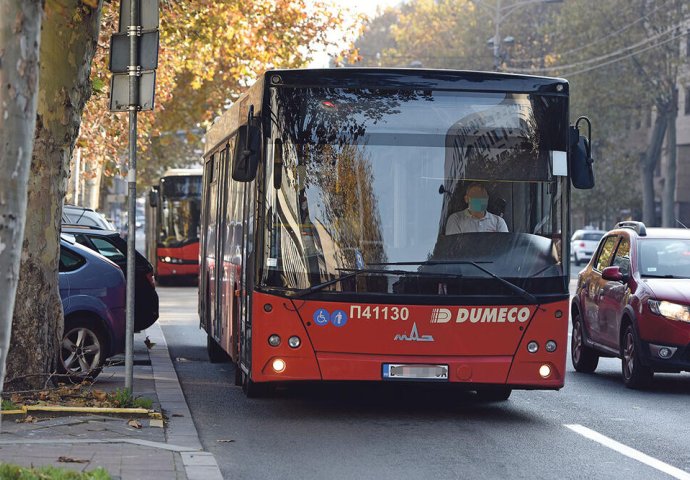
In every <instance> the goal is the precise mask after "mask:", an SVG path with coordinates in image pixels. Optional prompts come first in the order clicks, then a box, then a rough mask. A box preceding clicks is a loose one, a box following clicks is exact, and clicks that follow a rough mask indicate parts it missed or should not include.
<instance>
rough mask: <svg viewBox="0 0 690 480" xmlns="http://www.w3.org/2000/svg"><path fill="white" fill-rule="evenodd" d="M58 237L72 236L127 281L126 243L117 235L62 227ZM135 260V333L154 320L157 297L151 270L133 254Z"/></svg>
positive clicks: (92, 229)
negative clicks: (121, 273) (98, 255)
mask: <svg viewBox="0 0 690 480" xmlns="http://www.w3.org/2000/svg"><path fill="white" fill-rule="evenodd" d="M62 233H63V234H69V235H72V236H73V237H74V239H75V240H76V242H77V243H79V244H81V245H83V246H85V247H87V248H90V249H91V250H93V251H95V252H98V253H100V254H101V255H103V256H104V257H105V258H107V259H108V260H110V261H112V262H114V263H115V264H117V265H118V266H119V267H120V268H121V269H122V272H123V273H124V274H125V278H127V242H126V241H125V240H124V239H123V238H122V237H121V236H120V234H119V233H118V232H117V231H114V230H101V229H98V228H93V227H88V226H85V225H62ZM135 257H136V262H135V265H136V270H135V274H134V330H135V331H137V332H138V331H141V330H144V329H146V328H148V327H150V326H151V325H153V324H154V323H155V322H156V320H158V293H157V292H156V286H155V283H154V280H153V266H151V264H150V263H149V261H148V260H146V258H145V257H144V256H143V255H142V254H141V253H139V252H135Z"/></svg>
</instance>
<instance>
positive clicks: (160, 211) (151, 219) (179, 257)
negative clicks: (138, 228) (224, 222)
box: [146, 168, 203, 283]
mask: <svg viewBox="0 0 690 480" xmlns="http://www.w3.org/2000/svg"><path fill="white" fill-rule="evenodd" d="M202 173H203V171H202V169H201V168H175V169H169V170H167V171H166V172H165V174H164V175H163V176H162V177H161V178H160V181H159V183H158V185H155V186H153V187H152V188H151V191H150V192H149V202H148V207H147V209H146V252H147V256H148V258H149V261H150V262H151V264H152V265H153V268H154V275H155V276H156V280H157V281H158V282H159V283H165V282H166V281H169V280H172V279H180V280H186V281H194V282H196V281H197V279H198V277H199V227H200V218H199V217H200V214H201V177H202Z"/></svg>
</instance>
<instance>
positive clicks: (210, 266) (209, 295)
mask: <svg viewBox="0 0 690 480" xmlns="http://www.w3.org/2000/svg"><path fill="white" fill-rule="evenodd" d="M206 166H207V168H208V170H210V174H209V178H208V181H209V183H208V184H207V185H208V195H207V202H208V203H207V205H205V207H206V212H205V215H206V219H207V226H208V228H207V229H206V232H204V258H203V259H202V268H203V271H202V272H201V275H202V278H203V279H204V284H205V286H206V288H205V291H204V297H205V299H206V305H205V308H204V317H205V318H204V325H205V326H206V332H207V333H208V334H209V335H211V336H212V337H213V336H214V335H215V332H214V331H213V327H214V326H215V324H216V313H217V310H218V307H217V305H216V291H217V287H216V260H217V258H218V257H217V256H216V254H217V250H218V245H217V244H218V238H217V237H218V232H217V229H218V176H219V170H220V168H219V167H220V157H219V155H218V154H217V153H216V154H214V155H213V156H212V157H211V159H210V160H209V161H208V163H207V164H206Z"/></svg>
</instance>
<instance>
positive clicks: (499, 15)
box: [470, 0, 563, 72]
mask: <svg viewBox="0 0 690 480" xmlns="http://www.w3.org/2000/svg"><path fill="white" fill-rule="evenodd" d="M470 1H471V2H472V3H474V4H475V5H477V6H478V7H482V8H484V9H486V10H487V11H488V12H489V13H490V14H491V16H492V18H493V22H494V36H493V37H492V38H490V39H489V40H488V42H487V44H488V46H489V48H491V49H492V50H493V56H494V70H495V71H497V72H498V71H500V70H501V64H502V63H503V59H504V58H505V52H504V51H503V50H502V48H501V45H508V46H510V45H512V44H513V43H515V39H514V38H513V37H511V36H508V37H505V38H504V39H503V40H501V22H503V20H505V19H506V18H508V17H509V16H510V14H512V13H513V12H514V11H515V10H517V9H519V8H522V7H525V6H527V5H535V4H537V3H561V2H562V1H563V0H523V1H519V2H514V3H511V4H509V5H502V3H503V0H495V2H494V4H493V6H491V5H487V4H486V2H485V1H484V0H470Z"/></svg>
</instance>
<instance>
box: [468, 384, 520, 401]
mask: <svg viewBox="0 0 690 480" xmlns="http://www.w3.org/2000/svg"><path fill="white" fill-rule="evenodd" d="M511 393H513V389H512V388H508V387H498V386H497V387H483V388H479V389H477V400H480V401H482V402H505V401H506V400H508V398H509V397H510V394H511Z"/></svg>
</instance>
